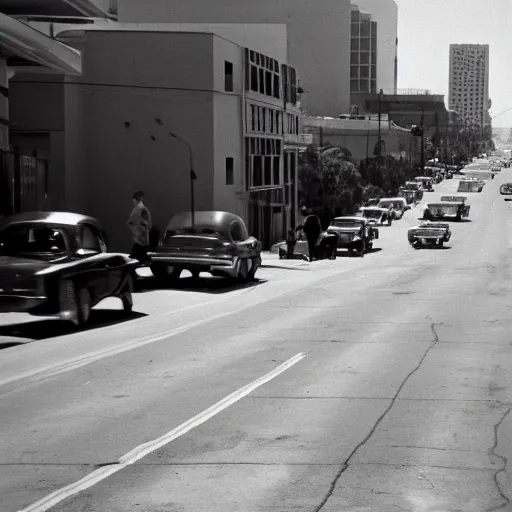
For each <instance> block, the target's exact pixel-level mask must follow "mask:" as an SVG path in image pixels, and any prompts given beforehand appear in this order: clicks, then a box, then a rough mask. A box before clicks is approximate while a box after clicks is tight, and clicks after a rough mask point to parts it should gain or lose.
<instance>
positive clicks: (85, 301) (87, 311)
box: [76, 288, 92, 327]
mask: <svg viewBox="0 0 512 512" xmlns="http://www.w3.org/2000/svg"><path fill="white" fill-rule="evenodd" d="M76 306H77V317H78V327H83V326H84V325H85V324H86V323H87V322H88V321H89V318H90V316H91V309H92V307H91V294H90V293H89V290H87V288H82V289H80V290H79V291H78V293H77V300H76Z"/></svg>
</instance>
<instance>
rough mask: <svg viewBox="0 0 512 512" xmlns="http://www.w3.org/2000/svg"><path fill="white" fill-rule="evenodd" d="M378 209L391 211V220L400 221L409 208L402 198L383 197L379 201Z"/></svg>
mask: <svg viewBox="0 0 512 512" xmlns="http://www.w3.org/2000/svg"><path fill="white" fill-rule="evenodd" d="M379 208H388V209H392V210H393V212H394V213H393V215H392V219H393V220H395V219H401V218H402V217H403V216H404V213H405V212H406V211H407V210H410V209H411V207H410V206H409V205H408V204H407V201H406V200H405V199H404V198H403V197H384V198H383V199H381V200H380V203H379Z"/></svg>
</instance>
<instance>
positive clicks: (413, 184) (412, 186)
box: [405, 181, 420, 190]
mask: <svg viewBox="0 0 512 512" xmlns="http://www.w3.org/2000/svg"><path fill="white" fill-rule="evenodd" d="M405 186H406V187H407V188H408V189H410V190H418V189H419V188H420V186H419V185H418V184H417V183H416V182H412V181H408V182H407V183H406V184H405Z"/></svg>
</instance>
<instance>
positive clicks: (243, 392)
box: [18, 353, 307, 512]
mask: <svg viewBox="0 0 512 512" xmlns="http://www.w3.org/2000/svg"><path fill="white" fill-rule="evenodd" d="M305 357H307V355H306V354H304V353H299V354H296V355H295V356H293V357H292V358H290V359H288V361H285V362H284V363H283V364H281V365H279V366H278V367H277V368H275V369H274V370H272V371H271V372H269V373H267V374H266V375H264V376H263V377H260V378H259V379H257V380H255V381H253V382H251V383H250V384H247V385H246V386H244V387H242V388H240V389H238V390H237V391H235V392H234V393H231V394H230V395H228V396H227V397H225V398H223V399H222V400H220V401H219V402H217V403H216V404H214V405H212V406H211V407H209V408H208V409H206V410H205V411H203V412H201V413H199V414H198V415H196V416H194V417H193V418H191V419H190V420H188V421H186V422H185V423H182V424H181V425H180V426H178V427H176V428H175V429H173V430H171V431H170V432H167V434H165V435H163V436H161V437H159V438H157V439H154V440H153V441H149V442H147V443H144V444H141V445H139V446H137V447H136V448H134V449H133V450H131V451H130V452H128V453H127V454H125V455H123V456H122V457H121V458H120V459H119V461H118V464H116V465H112V466H105V467H103V468H100V469H97V470H95V471H93V472H92V473H90V474H89V475H87V476H86V477H84V478H82V479H81V480H78V481H77V482H74V483H72V484H70V485H67V486H66V487H62V488H61V489H59V490H57V491H55V492H53V493H51V494H49V495H48V496H46V497H44V498H43V499H41V500H39V501H36V502H35V503H33V504H32V505H29V506H28V507H26V508H24V509H22V510H19V511H18V512H46V511H47V510H49V509H51V508H52V507H54V506H55V505H57V504H58V503H60V502H61V501H63V500H65V499H67V498H70V497H72V496H75V495H76V494H78V493H80V492H82V491H85V490H87V489H89V488H90V487H92V486H94V485H96V484H97V483H99V482H101V481H102V480H105V479H106V478H108V477H109V476H112V475H114V474H115V473H118V472H119V471H121V470H123V469H124V468H126V467H127V466H130V465H131V464H134V463H135V462H137V461H138V460H140V459H142V458H143V457H146V456H147V455H149V454H151V453H153V452H154V451H156V450H158V449H160V448H162V447H163V446H165V445H167V444H169V443H170V442H171V441H174V440H175V439H177V438H178V437H181V436H182V435H184V434H186V433H187V432H190V431H191V430H192V429H194V428H196V427H198V426H199V425H202V424H203V423H205V422H206V421H208V420H209V419H210V418H212V417H213V416H216V415H217V414H219V413H220V412H222V411H223V410H224V409H227V408H228V407H230V406H231V405H233V404H234V403H236V402H238V401H239V400H241V399H242V398H244V397H245V396H247V395H248V394H249V393H252V392H253V391H254V390H255V389H257V388H259V387H260V386H263V384H266V383H267V382H269V381H271V380H272V379H275V378H276V377H277V376H279V375H280V374H281V373H283V372H285V371H286V370H288V369H289V368H291V367H292V366H294V365H295V364H297V363H298V362H299V361H301V360H302V359H304V358H305Z"/></svg>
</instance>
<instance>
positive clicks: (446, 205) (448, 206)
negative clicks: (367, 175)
mask: <svg viewBox="0 0 512 512" xmlns="http://www.w3.org/2000/svg"><path fill="white" fill-rule="evenodd" d="M464 212H465V206H464V203H455V202H453V201H447V202H437V203H429V204H427V207H426V208H425V210H424V212H423V219H424V220H439V219H442V220H456V221H460V220H461V219H462V217H463V213H464Z"/></svg>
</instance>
